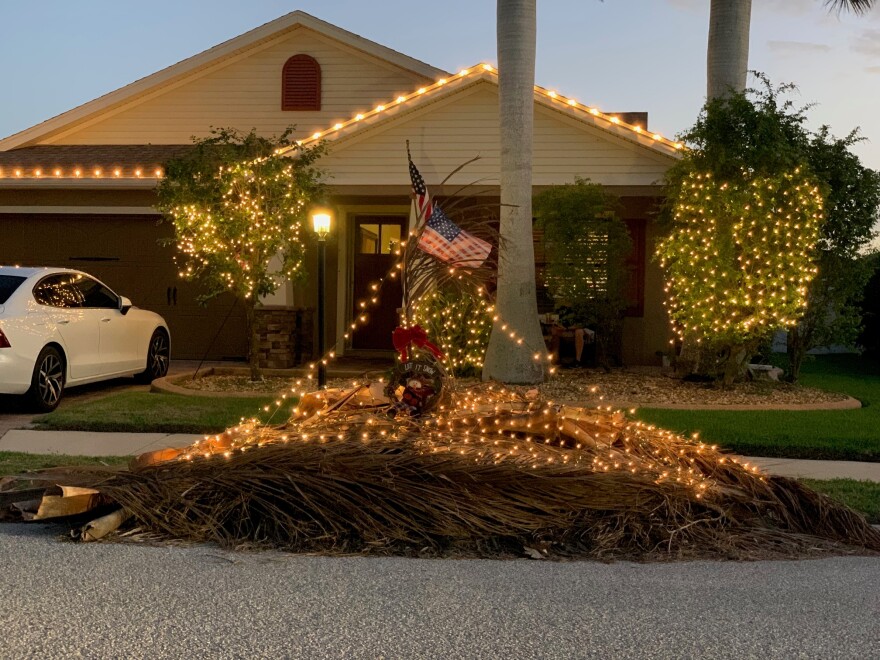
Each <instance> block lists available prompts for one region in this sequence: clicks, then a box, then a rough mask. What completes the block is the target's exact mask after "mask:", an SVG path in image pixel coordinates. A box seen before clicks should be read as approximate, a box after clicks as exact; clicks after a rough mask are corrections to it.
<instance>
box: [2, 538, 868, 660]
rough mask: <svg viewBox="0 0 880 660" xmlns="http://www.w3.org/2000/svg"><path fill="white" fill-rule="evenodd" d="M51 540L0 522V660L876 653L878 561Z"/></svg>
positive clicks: (851, 655) (839, 655) (855, 655)
mask: <svg viewBox="0 0 880 660" xmlns="http://www.w3.org/2000/svg"><path fill="white" fill-rule="evenodd" d="M58 534H59V530H58V528H46V527H43V526H25V525H3V526H0V557H2V570H0V657H2V658H4V659H6V658H25V657H32V658H69V657H85V658H288V657H292V658H323V657H330V658H343V657H356V658H476V657H479V658H532V657H536V658H537V657H540V658H557V657H558V658H574V657H582V658H761V659H762V660H767V659H769V658H794V657H798V658H861V659H868V658H878V657H880V558H835V559H824V560H812V561H799V562H756V563H715V562H691V563H678V564H646V565H645V564H642V565H640V564H630V563H616V564H600V563H595V562H567V563H558V562H546V561H530V560H517V561H487V560H426V559H399V558H365V557H347V558H338V557H310V556H294V555H285V554H281V553H274V552H272V553H236V554H232V553H227V552H223V551H220V550H217V549H215V548H212V547H206V546H198V547H146V546H141V545H135V544H94V545H87V544H74V543H70V542H63V541H60V540H59V536H58Z"/></svg>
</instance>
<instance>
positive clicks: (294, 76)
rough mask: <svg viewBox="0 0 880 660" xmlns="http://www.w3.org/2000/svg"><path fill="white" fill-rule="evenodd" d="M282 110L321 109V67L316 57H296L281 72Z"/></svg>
mask: <svg viewBox="0 0 880 660" xmlns="http://www.w3.org/2000/svg"><path fill="white" fill-rule="evenodd" d="M281 109H282V110H320V109H321V67H320V66H319V65H318V62H317V61H316V60H315V58H314V57H310V56H308V55H303V54H300V55H294V56H293V57H291V58H290V59H289V60H287V61H286V62H285V63H284V69H283V70H282V72H281Z"/></svg>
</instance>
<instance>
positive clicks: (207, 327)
mask: <svg viewBox="0 0 880 660" xmlns="http://www.w3.org/2000/svg"><path fill="white" fill-rule="evenodd" d="M108 210H109V209H108ZM0 231H2V237H3V238H2V241H0V263H2V264H6V265H10V264H12V265H15V264H17V265H22V266H55V267H60V268H75V269H77V270H82V271H85V272H87V273H90V274H92V275H94V276H95V277H97V278H98V279H100V280H102V281H104V282H105V283H106V284H107V285H108V286H109V287H110V288H112V289H113V290H114V291H116V292H117V293H119V294H120V295H123V296H126V297H128V298H130V299H131V301H132V302H133V303H134V304H135V305H136V306H138V307H143V308H144V309H149V310H151V311H154V312H156V313H158V314H161V315H162V316H163V317H164V318H165V320H166V321H167V322H168V326H169V328H170V329H171V338H172V354H173V357H175V358H178V359H189V360H201V359H208V360H227V359H241V358H243V357H245V354H246V350H247V349H246V342H245V336H246V335H245V317H244V311H243V309H242V308H241V306H240V305H238V304H236V303H235V300H234V298H233V297H232V296H228V295H222V296H219V297H217V298H215V299H213V300H211V301H210V302H209V303H208V304H207V306H203V305H201V304H199V302H198V300H197V298H198V295H199V293H200V289H199V286H198V283H188V282H184V281H182V280H181V279H180V278H179V277H178V275H177V269H176V267H175V265H174V260H173V255H174V251H175V249H174V246H173V244H168V245H163V241H166V240H168V239H169V238H171V237H172V236H173V230H172V228H171V226H170V225H167V224H160V223H159V216H157V215H146V214H145V215H112V214H106V215H105V214H88V213H83V214H64V215H61V214H43V213H23V214H3V215H2V216H0Z"/></svg>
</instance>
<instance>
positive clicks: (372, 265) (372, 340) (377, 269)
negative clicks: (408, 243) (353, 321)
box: [352, 215, 407, 350]
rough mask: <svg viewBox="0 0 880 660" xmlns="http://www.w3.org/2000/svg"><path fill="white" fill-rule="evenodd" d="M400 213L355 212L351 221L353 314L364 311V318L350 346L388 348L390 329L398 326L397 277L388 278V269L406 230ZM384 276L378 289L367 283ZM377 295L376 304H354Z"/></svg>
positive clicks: (358, 314) (397, 257)
mask: <svg viewBox="0 0 880 660" xmlns="http://www.w3.org/2000/svg"><path fill="white" fill-rule="evenodd" d="M406 222H407V218H406V217H404V216H393V215H392V216H387V215H359V216H356V217H355V221H354V288H353V291H354V310H353V315H354V317H355V318H357V317H359V316H362V315H366V317H367V322H366V323H359V324H358V329H357V330H356V331H355V333H354V336H353V337H352V348H355V349H372V350H389V349H391V348H392V345H391V333H392V331H393V330H394V328H396V327H397V326H398V309H399V308H400V306H401V303H402V300H403V294H402V292H401V287H400V277H399V275H398V277H395V278H394V279H391V278H389V277H387V275H388V274H389V273H390V272H391V270H392V268H394V265H395V264H396V263H397V262H398V261H399V259H400V257H399V256H397V255H395V254H394V252H395V251H396V250H397V248H398V247H399V246H400V240H401V237H402V236H405V234H406V229H405V227H406ZM383 277H384V278H385V282H384V284H383V285H382V288H381V289H380V291H379V292H378V294H377V293H375V292H374V291H372V290H371V285H372V284H374V283H376V282H378V281H379V280H380V279H381V278H383ZM373 297H378V298H379V302H378V304H377V305H368V306H367V309H366V311H364V310H362V309H361V308H360V307H359V306H358V302H360V301H361V300H367V301H369V300H370V298H373Z"/></svg>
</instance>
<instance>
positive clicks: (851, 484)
mask: <svg viewBox="0 0 880 660" xmlns="http://www.w3.org/2000/svg"><path fill="white" fill-rule="evenodd" d="M801 481H802V482H803V483H805V484H806V485H807V486H809V487H810V488H812V489H813V490H817V491H819V492H820V493H825V494H826V495H830V496H831V497H833V498H834V499H836V500H838V501H840V502H843V503H844V504H846V505H847V506H848V507H849V508H850V509H853V510H854V511H859V512H860V513H864V514H865V517H866V518H867V519H868V522H869V523H872V524H874V525H878V524H880V483H877V482H876V481H856V480H855V479H827V480H819V479H801Z"/></svg>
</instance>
